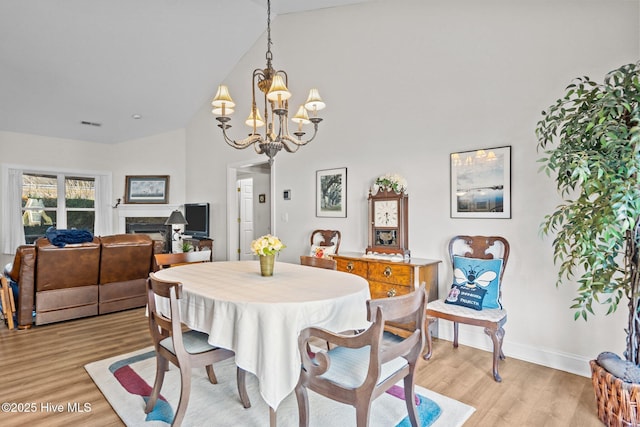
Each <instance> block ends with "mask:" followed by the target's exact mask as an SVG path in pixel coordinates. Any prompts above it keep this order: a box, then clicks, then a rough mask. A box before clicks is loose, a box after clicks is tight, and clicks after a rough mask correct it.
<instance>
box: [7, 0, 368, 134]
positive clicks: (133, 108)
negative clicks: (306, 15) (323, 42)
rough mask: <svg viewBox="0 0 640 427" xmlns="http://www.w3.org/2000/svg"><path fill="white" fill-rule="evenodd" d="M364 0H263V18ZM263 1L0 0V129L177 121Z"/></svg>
mask: <svg viewBox="0 0 640 427" xmlns="http://www.w3.org/2000/svg"><path fill="white" fill-rule="evenodd" d="M364 1H368V0H273V1H272V5H271V9H272V10H271V15H272V16H271V18H272V20H273V19H274V18H275V17H276V16H277V15H281V14H286V13H295V12H301V11H308V10H313V9H320V8H327V7H337V6H343V5H347V4H353V3H362V2H364ZM266 8H267V1H266V0H18V1H17V0H0V131H10V132H20V133H30V134H36V135H45V136H51V137H59V138H68V139H77V140H83V141H93V142H101V143H117V142H121V141H126V140H130V139H135V138H139V137H144V136H148V135H154V134H157V133H162V132H165V131H169V130H173V129H179V128H182V127H184V126H186V124H187V123H188V121H189V120H190V119H191V118H192V117H193V115H194V114H195V113H196V111H197V110H198V109H199V108H200V107H201V106H202V105H203V103H204V102H206V101H207V100H208V98H210V97H211V95H212V94H213V93H214V92H215V88H216V86H217V84H218V83H219V82H221V81H223V80H224V79H225V77H226V76H227V75H228V74H229V72H230V71H231V70H232V68H233V67H234V65H235V64H236V63H237V62H238V61H239V59H240V58H241V57H242V56H243V55H244V54H245V53H246V51H247V50H248V49H249V48H250V47H251V46H252V45H253V44H254V43H255V42H256V40H257V39H258V38H259V37H260V36H261V35H262V34H263V33H264V32H265V30H266V16H267V15H266ZM135 115H140V116H141V117H140V118H139V119H135V118H134V116H135ZM83 122H84V123H83Z"/></svg>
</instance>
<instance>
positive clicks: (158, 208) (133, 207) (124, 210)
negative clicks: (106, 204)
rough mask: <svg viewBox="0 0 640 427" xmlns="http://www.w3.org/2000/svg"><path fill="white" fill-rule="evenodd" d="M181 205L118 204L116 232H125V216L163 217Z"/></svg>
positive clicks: (166, 216)
mask: <svg viewBox="0 0 640 427" xmlns="http://www.w3.org/2000/svg"><path fill="white" fill-rule="evenodd" d="M180 206H181V205H164V204H163V205H156V204H153V205H151V204H129V205H119V206H118V233H126V229H127V227H126V218H135V217H165V218H168V217H169V215H171V212H173V211H175V210H176V209H180Z"/></svg>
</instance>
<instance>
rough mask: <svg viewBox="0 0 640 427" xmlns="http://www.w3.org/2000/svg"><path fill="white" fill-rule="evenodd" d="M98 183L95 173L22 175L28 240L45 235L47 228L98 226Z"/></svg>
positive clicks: (23, 209) (25, 225) (23, 215)
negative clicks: (96, 200)
mask: <svg viewBox="0 0 640 427" xmlns="http://www.w3.org/2000/svg"><path fill="white" fill-rule="evenodd" d="M95 199H96V186H95V178H93V177H77V176H65V175H64V174H56V175H53V174H32V173H24V174H23V175H22V223H23V226H24V234H25V241H26V243H33V242H34V241H35V240H36V239H37V238H38V237H42V236H44V234H45V232H46V230H47V228H49V227H51V226H54V227H56V228H60V229H66V228H67V229H70V228H77V229H87V230H89V231H91V232H93V231H94V228H95V217H96V212H95Z"/></svg>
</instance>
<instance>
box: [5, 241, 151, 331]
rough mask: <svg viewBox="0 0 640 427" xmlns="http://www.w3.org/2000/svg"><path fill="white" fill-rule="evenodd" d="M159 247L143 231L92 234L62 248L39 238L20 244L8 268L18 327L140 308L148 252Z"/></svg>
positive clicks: (149, 261) (143, 291)
mask: <svg viewBox="0 0 640 427" xmlns="http://www.w3.org/2000/svg"><path fill="white" fill-rule="evenodd" d="M154 248H155V250H154ZM160 250H161V248H160V247H159V246H158V245H154V242H153V240H151V238H150V237H149V236H147V235H144V234H118V235H113V236H103V237H94V239H93V241H92V242H86V243H76V244H67V245H66V246H64V247H62V248H60V247H57V246H54V245H52V244H51V243H50V242H49V240H48V239H47V238H46V237H43V238H40V239H38V240H36V242H35V244H34V245H23V246H20V247H19V248H18V250H17V251H16V256H15V258H14V261H13V266H12V268H11V271H10V272H9V276H10V277H11V279H12V280H13V281H15V282H17V283H18V298H17V301H16V305H17V307H16V314H17V316H16V317H17V324H18V327H19V328H21V329H25V328H30V327H31V325H32V324H33V323H34V321H35V324H36V325H43V324H47V323H52V322H59V321H63V320H69V319H76V318H80V317H86V316H95V315H97V314H105V313H111V312H114V311H120V310H125V309H129V308H134V307H143V306H144V305H145V304H146V295H145V281H146V279H147V277H148V275H149V272H150V271H152V269H153V266H154V263H153V254H154V252H159V251H160ZM34 312H35V316H34Z"/></svg>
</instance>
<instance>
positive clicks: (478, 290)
mask: <svg viewBox="0 0 640 427" xmlns="http://www.w3.org/2000/svg"><path fill="white" fill-rule="evenodd" d="M449 258H450V261H451V265H452V267H453V285H452V287H451V290H450V291H449V294H448V295H447V297H446V298H442V299H439V300H437V301H431V302H429V305H428V306H427V321H428V322H429V323H432V322H434V321H435V320H436V319H443V320H449V321H452V322H453V347H454V348H457V347H458V325H459V324H460V323H462V324H465V325H472V326H480V327H483V328H484V332H485V333H486V334H487V335H489V337H490V338H491V341H492V343H493V378H494V379H495V380H496V381H497V382H500V381H502V378H501V377H500V374H499V373H498V362H499V361H500V360H504V358H505V356H504V353H503V352H502V342H503V340H504V328H503V326H504V324H505V323H506V322H507V311H506V309H505V308H504V307H503V305H502V276H503V274H504V270H505V267H506V266H507V261H508V259H509V242H507V240H506V239H505V238H503V237H499V236H455V237H454V238H452V239H451V240H450V241H449ZM432 351H433V347H432V342H431V334H430V332H429V328H427V351H426V352H425V354H424V356H423V357H424V359H425V360H428V359H430V358H431V355H432Z"/></svg>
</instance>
